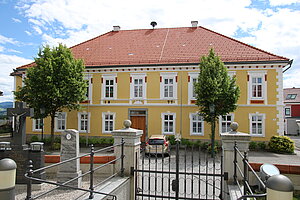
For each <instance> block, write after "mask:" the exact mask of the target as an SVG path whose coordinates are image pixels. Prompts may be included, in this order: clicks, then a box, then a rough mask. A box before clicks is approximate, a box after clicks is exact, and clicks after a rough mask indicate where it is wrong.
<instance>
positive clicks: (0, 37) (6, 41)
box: [0, 35, 19, 44]
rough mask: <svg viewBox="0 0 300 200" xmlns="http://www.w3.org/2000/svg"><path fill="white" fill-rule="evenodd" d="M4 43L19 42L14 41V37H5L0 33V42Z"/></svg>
mask: <svg viewBox="0 0 300 200" xmlns="http://www.w3.org/2000/svg"><path fill="white" fill-rule="evenodd" d="M6 43H10V44H18V43H19V42H18V41H16V40H15V39H13V38H8V37H5V36H3V35H0V44H6Z"/></svg>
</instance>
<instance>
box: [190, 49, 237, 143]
mask: <svg viewBox="0 0 300 200" xmlns="http://www.w3.org/2000/svg"><path fill="white" fill-rule="evenodd" d="M199 68H200V72H199V77H198V81H197V83H196V84H195V93H196V99H197V101H196V105H197V106H198V107H199V114H200V115H201V116H202V117H203V119H204V121H206V122H208V123H210V124H211V126H212V135H211V139H212V143H211V144H212V145H214V140H215V133H214V132H215V122H216V120H217V119H218V117H219V116H222V115H227V114H228V113H230V112H233V111H234V110H235V109H236V108H237V101H238V98H239V96H240V89H239V87H238V86H237V85H236V80H235V77H232V78H231V77H230V76H229V75H228V73H227V68H226V67H225V66H224V63H223V62H222V61H221V59H220V58H219V57H218V56H217V55H215V52H214V50H213V49H211V50H210V52H209V55H208V56H202V57H201V60H200V64H199ZM210 108H213V112H212V109H210Z"/></svg>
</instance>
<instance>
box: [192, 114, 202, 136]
mask: <svg viewBox="0 0 300 200" xmlns="http://www.w3.org/2000/svg"><path fill="white" fill-rule="evenodd" d="M203 129H204V121H203V117H202V116H200V115H199V114H198V113H190V134H191V135H204V131H203Z"/></svg>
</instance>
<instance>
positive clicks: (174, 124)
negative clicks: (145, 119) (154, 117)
mask: <svg viewBox="0 0 300 200" xmlns="http://www.w3.org/2000/svg"><path fill="white" fill-rule="evenodd" d="M166 115H169V116H170V115H172V116H173V120H172V122H173V132H165V116H166ZM168 121H170V122H171V120H168ZM161 132H162V134H163V135H175V132H176V113H169V112H168V113H162V114H161Z"/></svg>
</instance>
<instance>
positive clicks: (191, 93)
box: [188, 72, 199, 104]
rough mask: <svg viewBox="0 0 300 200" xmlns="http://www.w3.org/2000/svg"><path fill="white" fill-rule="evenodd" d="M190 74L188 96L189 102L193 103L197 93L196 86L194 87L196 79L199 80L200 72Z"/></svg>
mask: <svg viewBox="0 0 300 200" xmlns="http://www.w3.org/2000/svg"><path fill="white" fill-rule="evenodd" d="M188 76H189V77H190V81H189V83H188V98H189V104H190V103H191V102H190V101H191V100H196V96H194V94H195V87H194V80H195V79H196V81H197V80H198V77H199V72H189V73H188Z"/></svg>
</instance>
